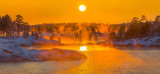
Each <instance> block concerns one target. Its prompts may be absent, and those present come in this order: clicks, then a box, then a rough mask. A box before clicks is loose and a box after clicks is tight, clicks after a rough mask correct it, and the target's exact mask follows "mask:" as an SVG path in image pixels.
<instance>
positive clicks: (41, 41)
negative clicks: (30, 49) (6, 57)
mask: <svg viewBox="0 0 160 74" xmlns="http://www.w3.org/2000/svg"><path fill="white" fill-rule="evenodd" d="M5 43H6V44H8V43H16V44H19V45H33V44H37V45H48V44H52V45H55V44H56V45H57V44H58V45H59V44H61V43H60V42H58V41H55V40H47V39H45V38H42V37H39V38H38V39H35V38H32V37H31V36H29V37H28V38H26V39H24V38H17V39H4V38H1V39H0V44H5Z"/></svg>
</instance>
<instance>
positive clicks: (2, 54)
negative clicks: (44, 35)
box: [0, 42, 86, 62]
mask: <svg viewBox="0 0 160 74" xmlns="http://www.w3.org/2000/svg"><path fill="white" fill-rule="evenodd" d="M84 58H86V56H85V55H83V54H82V53H80V52H77V51H73V50H62V49H51V50H28V49H25V48H22V47H21V46H20V45H19V44H16V43H13V42H12V43H7V44H6V43H1V44H0V62H17V61H19V62H22V61H47V60H56V61H64V60H80V59H84Z"/></svg>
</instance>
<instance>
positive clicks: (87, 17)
mask: <svg viewBox="0 0 160 74" xmlns="http://www.w3.org/2000/svg"><path fill="white" fill-rule="evenodd" d="M159 3H160V0H0V16H2V15H5V14H9V15H11V17H12V18H14V17H15V15H17V14H20V15H22V16H23V17H24V20H25V21H27V22H29V23H30V24H40V23H64V22H66V23H67V22H78V23H80V22H81V23H82V22H86V23H90V22H99V23H110V24H114V23H122V22H128V21H130V20H131V19H132V18H133V17H134V16H137V17H140V16H141V15H146V16H147V17H148V18H149V19H154V17H156V15H160V4H159ZM81 4H84V5H86V8H87V10H86V11H85V12H80V11H79V9H78V7H79V5H81Z"/></svg>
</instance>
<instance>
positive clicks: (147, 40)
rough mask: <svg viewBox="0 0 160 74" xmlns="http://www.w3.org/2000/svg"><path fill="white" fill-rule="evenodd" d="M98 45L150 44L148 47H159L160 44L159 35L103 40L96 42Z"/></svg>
mask: <svg viewBox="0 0 160 74" xmlns="http://www.w3.org/2000/svg"><path fill="white" fill-rule="evenodd" d="M98 44H100V45H110V44H112V45H122V46H129V45H131V46H150V47H159V46H160V37H159V36H155V37H151V38H148V37H145V38H135V39H129V40H124V41H108V40H106V41H104V42H100V43H98Z"/></svg>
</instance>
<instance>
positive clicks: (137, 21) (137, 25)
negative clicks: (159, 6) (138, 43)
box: [109, 15, 160, 41]
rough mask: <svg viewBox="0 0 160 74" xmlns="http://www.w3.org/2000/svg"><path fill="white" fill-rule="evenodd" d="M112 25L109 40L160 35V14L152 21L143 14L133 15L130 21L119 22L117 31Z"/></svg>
mask: <svg viewBox="0 0 160 74" xmlns="http://www.w3.org/2000/svg"><path fill="white" fill-rule="evenodd" d="M115 30H117V29H114V28H113V27H112V28H111V30H110V31H111V32H110V34H109V40H116V41H122V40H127V39H134V38H144V37H153V36H160V16H156V18H155V20H154V21H151V20H148V19H147V17H146V16H145V15H142V16H141V18H138V17H134V18H133V19H132V20H131V22H129V23H123V24H119V29H118V30H117V33H116V32H115Z"/></svg>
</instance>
